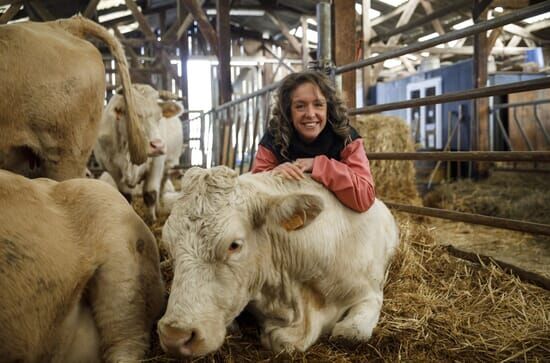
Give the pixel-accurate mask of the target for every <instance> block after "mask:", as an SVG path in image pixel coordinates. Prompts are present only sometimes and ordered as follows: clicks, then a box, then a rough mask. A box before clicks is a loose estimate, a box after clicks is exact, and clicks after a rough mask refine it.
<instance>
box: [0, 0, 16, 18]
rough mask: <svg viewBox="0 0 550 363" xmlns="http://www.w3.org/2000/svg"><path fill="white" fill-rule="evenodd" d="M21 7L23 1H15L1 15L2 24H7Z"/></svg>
mask: <svg viewBox="0 0 550 363" xmlns="http://www.w3.org/2000/svg"><path fill="white" fill-rule="evenodd" d="M20 9H21V1H20V0H18V1H14V2H13V3H12V4H11V5H10V7H9V8H8V9H7V10H6V11H5V12H4V14H2V16H0V24H7V23H8V21H10V20H11V19H13V17H14V16H15V15H17V13H18V12H19V10H20Z"/></svg>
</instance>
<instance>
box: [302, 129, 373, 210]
mask: <svg viewBox="0 0 550 363" xmlns="http://www.w3.org/2000/svg"><path fill="white" fill-rule="evenodd" d="M340 156H341V160H340V161H338V160H335V159H329V158H328V157H326V156H324V155H320V156H316V157H315V159H314V161H313V169H312V172H311V176H312V178H313V179H315V180H316V181H318V182H319V183H321V184H323V185H324V186H325V187H326V188H327V189H329V190H330V191H332V192H333V193H334V194H335V195H336V198H338V200H340V202H342V204H344V205H345V206H347V207H349V208H351V209H353V210H355V211H357V212H365V211H367V210H368V209H369V208H370V207H371V205H372V204H373V203H374V198H375V192H374V181H373V179H372V174H371V171H370V166H369V160H368V159H367V156H366V154H365V149H364V147H363V139H360V138H359V139H356V140H354V141H353V142H351V143H349V144H348V145H347V146H346V147H345V148H344V150H342V152H341V154H340Z"/></svg>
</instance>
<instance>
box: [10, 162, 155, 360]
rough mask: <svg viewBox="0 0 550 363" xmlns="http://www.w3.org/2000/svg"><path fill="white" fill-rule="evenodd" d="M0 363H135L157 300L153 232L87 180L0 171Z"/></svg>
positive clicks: (113, 194)
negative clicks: (31, 176) (33, 177)
mask: <svg viewBox="0 0 550 363" xmlns="http://www.w3.org/2000/svg"><path fill="white" fill-rule="evenodd" d="M0 205H1V206H2V208H0V275H1V278H0V326H1V327H2V328H1V329H0V342H1V344H0V357H1V359H0V360H1V361H2V362H135V361H138V360H141V359H143V358H144V357H145V354H146V352H147V350H148V348H149V340H150V331H151V328H152V326H153V324H154V322H155V321H156V319H158V317H159V316H160V314H161V313H162V309H163V308H164V287H163V282H162V278H161V274H160V269H159V252H158V248H157V244H156V241H155V238H154V236H153V235H152V233H151V232H150V230H149V229H148V228H147V226H146V225H145V223H143V221H142V220H141V219H140V218H139V217H138V215H137V214H136V213H135V212H134V211H133V210H132V208H131V207H130V206H129V205H128V203H127V202H126V200H124V198H123V197H122V196H121V195H120V193H119V192H118V191H116V190H115V189H113V188H111V187H110V186H108V185H107V184H105V183H102V182H100V181H97V180H92V179H71V180H67V181H63V182H56V181H53V180H51V179H45V178H39V179H32V180H31V179H27V178H25V177H23V176H21V175H16V174H13V173H11V172H8V171H5V170H0Z"/></svg>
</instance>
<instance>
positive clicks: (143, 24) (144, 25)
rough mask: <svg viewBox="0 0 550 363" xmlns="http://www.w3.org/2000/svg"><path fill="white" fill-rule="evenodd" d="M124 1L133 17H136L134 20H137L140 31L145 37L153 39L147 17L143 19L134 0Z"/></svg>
mask: <svg viewBox="0 0 550 363" xmlns="http://www.w3.org/2000/svg"><path fill="white" fill-rule="evenodd" d="M125 2H126V6H127V7H128V9H129V10H130V11H131V12H132V15H133V16H134V19H136V21H137V22H138V25H139V29H140V30H141V32H142V33H143V34H145V36H146V37H148V38H153V39H155V33H154V32H153V31H152V30H151V26H150V25H149V23H148V22H147V19H145V17H144V16H143V14H142V13H141V11H139V9H138V7H137V5H136V3H135V2H134V0H125Z"/></svg>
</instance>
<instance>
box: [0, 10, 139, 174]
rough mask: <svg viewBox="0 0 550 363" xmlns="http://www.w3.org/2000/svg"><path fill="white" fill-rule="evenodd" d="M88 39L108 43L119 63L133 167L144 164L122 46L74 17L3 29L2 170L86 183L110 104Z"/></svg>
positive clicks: (101, 70)
mask: <svg viewBox="0 0 550 363" xmlns="http://www.w3.org/2000/svg"><path fill="white" fill-rule="evenodd" d="M85 36H92V37H95V38H99V39H100V40H102V41H103V42H105V43H106V44H107V46H108V47H109V50H110V51H111V54H112V55H113V57H114V58H115V61H116V65H117V69H118V74H119V76H120V79H121V82H122V89H123V95H124V99H125V101H126V104H127V105H128V107H126V108H125V112H126V113H127V116H126V117H125V118H124V120H125V123H126V124H125V125H124V129H125V132H126V133H127V135H126V136H125V139H126V140H128V143H129V145H128V148H129V150H130V154H131V159H132V162H133V163H135V164H142V163H144V162H145V161H146V159H147V154H148V149H149V145H148V141H147V140H146V139H145V135H144V132H143V130H142V126H141V124H140V122H139V121H138V117H137V114H136V112H135V101H134V97H133V94H132V93H133V92H132V88H131V87H130V85H131V82H130V76H129V74H128V65H127V63H126V59H125V57H124V51H123V49H122V46H121V45H120V42H119V41H118V40H117V39H116V38H115V37H114V36H112V35H111V34H110V33H109V32H108V31H107V30H106V29H105V28H103V27H102V26H100V25H98V24H96V23H94V22H93V21H91V20H88V19H86V18H83V17H80V16H76V17H72V18H69V19H62V20H57V21H52V22H45V23H35V22H25V23H17V24H9V25H0V55H1V56H0V85H1V86H0V110H2V111H1V112H0V129H1V130H2V132H0V168H1V169H8V170H11V171H13V172H16V173H18V174H22V175H25V176H27V177H41V176H42V177H48V178H51V179H55V180H65V179H69V178H75V177H83V176H84V173H85V169H86V163H87V161H88V158H89V156H90V153H91V150H92V147H93V145H94V143H95V141H96V138H97V133H98V131H99V121H100V119H101V114H102V110H103V102H104V97H105V68H104V65H103V60H102V56H101V53H100V52H99V51H98V50H97V49H96V47H95V46H93V45H92V43H90V42H89V41H87V40H85V39H84V38H85Z"/></svg>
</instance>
